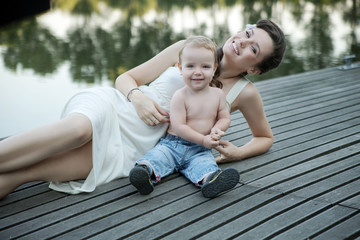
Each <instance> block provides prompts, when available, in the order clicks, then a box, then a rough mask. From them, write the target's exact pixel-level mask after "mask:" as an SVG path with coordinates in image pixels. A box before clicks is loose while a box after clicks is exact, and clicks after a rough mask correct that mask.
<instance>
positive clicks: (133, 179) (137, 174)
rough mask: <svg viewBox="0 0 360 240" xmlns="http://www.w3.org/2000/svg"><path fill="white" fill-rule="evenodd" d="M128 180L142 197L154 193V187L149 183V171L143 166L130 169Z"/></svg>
mask: <svg viewBox="0 0 360 240" xmlns="http://www.w3.org/2000/svg"><path fill="white" fill-rule="evenodd" d="M129 180H130V183H131V184H132V185H133V186H134V187H136V188H137V190H138V191H139V192H140V194H142V195H148V194H150V193H151V192H152V191H154V185H153V183H152V181H151V170H150V168H149V167H148V166H146V165H144V164H139V165H136V166H135V167H134V168H133V169H131V171H130V174H129Z"/></svg>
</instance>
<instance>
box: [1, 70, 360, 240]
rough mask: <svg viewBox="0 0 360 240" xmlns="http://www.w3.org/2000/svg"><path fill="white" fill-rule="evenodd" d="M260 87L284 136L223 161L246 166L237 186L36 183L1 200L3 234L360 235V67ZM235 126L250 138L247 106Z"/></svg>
mask: <svg viewBox="0 0 360 240" xmlns="http://www.w3.org/2000/svg"><path fill="white" fill-rule="evenodd" d="M256 86H257V87H258V88H259V90H260V92H261V94H262V96H263V100H264V105H265V110H266V113H267V116H268V119H269V121H270V124H271V126H272V129H273V132H274V135H275V143H274V145H273V147H272V148H271V150H270V151H269V152H268V153H266V154H263V155H261V156H258V157H253V158H250V159H247V160H245V161H241V162H236V163H231V164H223V165H221V167H222V168H226V167H229V166H231V167H234V168H236V169H238V170H239V172H240V174H241V181H240V183H239V184H238V186H237V187H236V188H235V189H233V190H231V191H229V192H227V193H225V194H223V195H221V196H219V197H217V198H215V199H206V198H204V197H202V195H201V193H200V191H199V190H198V189H197V188H196V187H194V185H192V184H191V183H189V182H188V181H187V180H186V179H185V178H184V177H182V176H180V175H178V174H174V175H172V176H170V177H168V178H166V179H165V181H164V182H163V183H161V184H159V185H157V186H156V187H155V191H154V192H153V193H152V194H150V195H148V196H142V195H140V194H139V193H137V192H136V191H135V189H134V188H133V187H132V186H131V185H129V181H128V179H120V180H117V181H114V182H111V183H109V184H106V185H104V186H101V187H99V188H98V189H97V190H96V191H95V192H93V193H91V194H80V195H73V196H72V195H66V194H62V193H58V192H54V191H51V190H50V189H48V187H47V186H48V184H47V183H33V184H28V185H27V186H22V187H21V188H19V189H18V190H17V191H15V192H14V193H12V194H11V195H9V196H8V197H7V198H6V199H4V200H3V201H0V239H9V238H16V239H48V238H51V239H155V238H157V239H159V238H161V239H264V238H274V239H306V238H309V239H326V240H328V239H356V238H360V68H357V69H353V70H347V71H341V70H338V69H337V68H330V69H324V70H320V71H313V72H308V73H304V74H298V75H293V76H288V77H283V78H276V79H271V80H267V81H263V82H259V83H256ZM229 132H231V133H229V134H228V135H227V136H226V139H229V140H231V141H232V142H234V143H235V144H237V145H241V144H243V143H245V142H247V141H248V140H249V139H250V131H249V130H248V129H247V125H246V123H245V121H244V119H243V117H242V116H241V114H240V113H236V114H233V115H232V126H231V128H230V130H229Z"/></svg>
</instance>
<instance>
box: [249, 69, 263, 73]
mask: <svg viewBox="0 0 360 240" xmlns="http://www.w3.org/2000/svg"><path fill="white" fill-rule="evenodd" d="M247 73H248V74H261V71H260V70H259V69H256V68H251V69H249V70H248V71H247Z"/></svg>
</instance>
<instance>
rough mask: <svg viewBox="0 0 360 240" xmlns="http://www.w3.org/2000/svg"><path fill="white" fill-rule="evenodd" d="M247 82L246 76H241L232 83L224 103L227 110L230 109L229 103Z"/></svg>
mask: <svg viewBox="0 0 360 240" xmlns="http://www.w3.org/2000/svg"><path fill="white" fill-rule="evenodd" d="M248 83H249V80H247V79H246V78H241V79H239V80H238V81H237V82H236V83H235V84H234V86H232V88H231V89H230V91H229V93H228V94H227V95H226V103H227V106H228V109H229V111H230V110H231V104H232V103H233V102H234V100H235V99H236V97H237V96H238V95H239V94H240V92H241V91H242V90H243V89H244V87H245V86H246V85H247V84H248Z"/></svg>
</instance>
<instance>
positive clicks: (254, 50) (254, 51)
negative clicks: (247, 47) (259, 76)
mask: <svg viewBox="0 0 360 240" xmlns="http://www.w3.org/2000/svg"><path fill="white" fill-rule="evenodd" d="M251 50H252V51H253V53H254V54H256V53H257V51H256V48H254V47H253V46H251Z"/></svg>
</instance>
